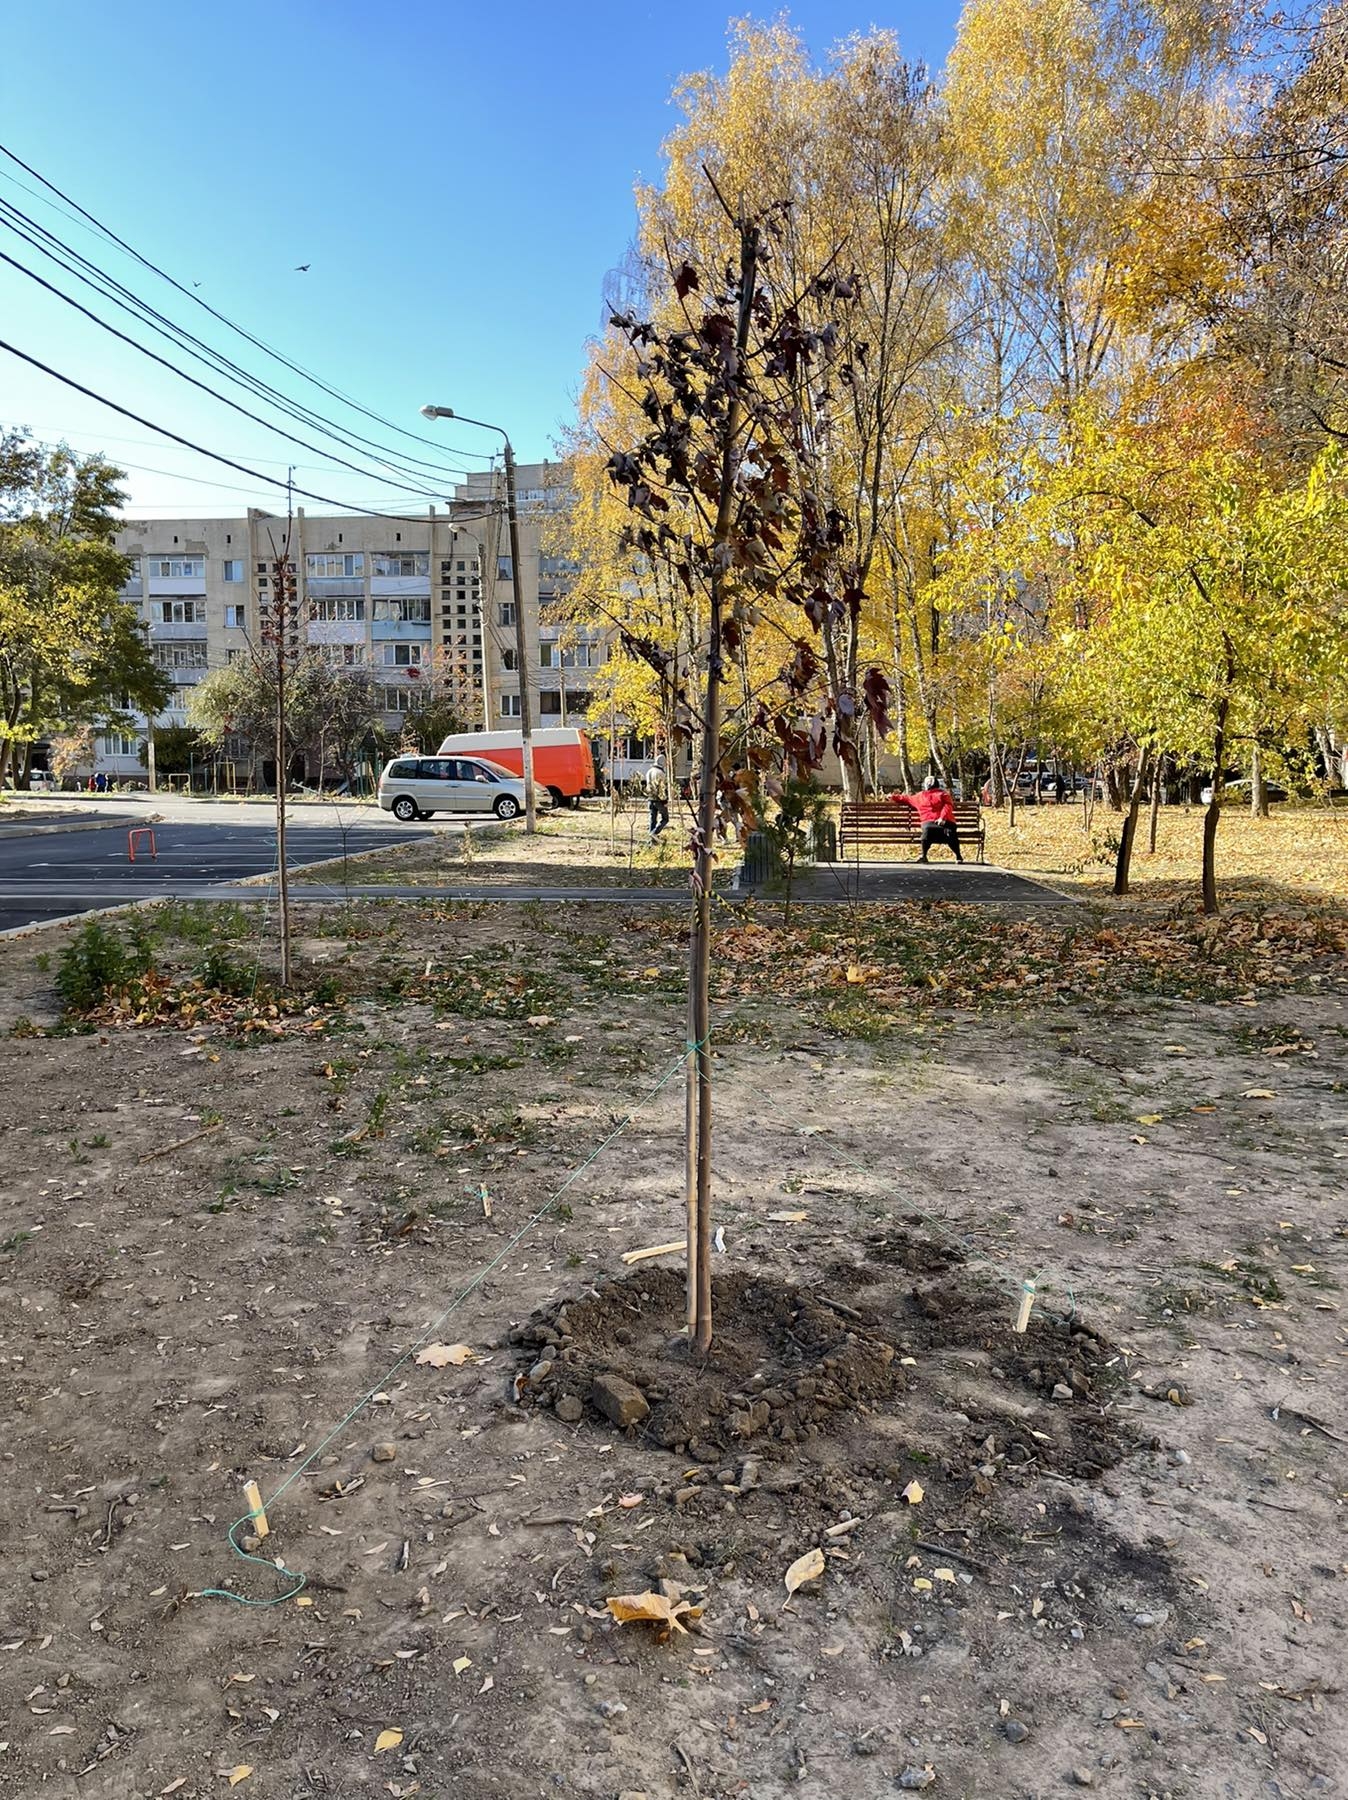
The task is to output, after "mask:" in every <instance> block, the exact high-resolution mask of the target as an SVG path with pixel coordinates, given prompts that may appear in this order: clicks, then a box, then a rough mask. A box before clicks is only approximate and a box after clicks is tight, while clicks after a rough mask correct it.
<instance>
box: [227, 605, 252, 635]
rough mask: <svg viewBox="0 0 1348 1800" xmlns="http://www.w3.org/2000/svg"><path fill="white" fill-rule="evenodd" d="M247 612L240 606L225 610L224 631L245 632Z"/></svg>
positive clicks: (228, 607)
mask: <svg viewBox="0 0 1348 1800" xmlns="http://www.w3.org/2000/svg"><path fill="white" fill-rule="evenodd" d="M247 616H248V615H247V612H246V610H245V609H244V608H243V607H242V606H227V607H226V608H225V629H226V630H227V631H246V630H247V628H248V627H247V624H246V620H247Z"/></svg>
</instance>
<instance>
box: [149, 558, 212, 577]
mask: <svg viewBox="0 0 1348 1800" xmlns="http://www.w3.org/2000/svg"><path fill="white" fill-rule="evenodd" d="M150 573H151V575H153V576H154V577H155V578H156V580H159V581H182V580H187V581H192V580H196V579H197V578H198V577H200V576H202V575H204V574H205V573H206V558H205V557H204V556H153V557H151V558H150Z"/></svg>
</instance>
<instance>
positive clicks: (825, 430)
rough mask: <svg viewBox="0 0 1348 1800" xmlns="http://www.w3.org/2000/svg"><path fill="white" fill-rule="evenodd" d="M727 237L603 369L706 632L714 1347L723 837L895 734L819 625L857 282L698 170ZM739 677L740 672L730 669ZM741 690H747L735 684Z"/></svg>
mask: <svg viewBox="0 0 1348 1800" xmlns="http://www.w3.org/2000/svg"><path fill="white" fill-rule="evenodd" d="M707 180H708V183H709V185H710V188H711V191H712V192H713V193H714V194H715V196H716V202H717V204H718V205H719V206H720V207H721V208H722V211H723V214H724V219H725V222H726V225H727V228H728V230H729V233H730V238H731V241H732V242H733V244H734V254H733V259H731V260H728V261H727V262H726V263H725V264H723V265H721V266H719V267H717V266H712V267H707V266H705V265H702V264H699V263H697V262H694V261H693V260H691V259H690V258H684V259H682V260H680V261H678V262H677V263H672V264H671V266H670V267H669V270H668V289H667V291H666V292H664V293H662V294H658V295H657V296H656V299H657V301H658V305H657V306H656V307H655V308H653V309H652V312H653V315H654V316H650V317H637V316H635V315H634V314H631V313H626V314H620V315H617V316H616V317H615V319H614V321H613V323H614V327H615V330H616V331H617V332H618V333H619V334H620V335H621V338H622V340H624V341H625V343H626V345H627V346H628V350H629V354H628V356H627V358H626V359H625V361H624V364H623V366H622V367H621V368H620V369H617V370H614V371H613V378H614V380H615V381H618V382H620V383H621V384H622V385H623V387H624V388H625V390H626V391H627V392H628V393H629V394H630V395H632V396H634V397H635V399H636V402H637V407H636V412H637V415H638V416H639V417H640V419H641V420H642V423H643V427H644V429H643V431H642V434H641V435H639V436H636V437H634V438H633V439H632V440H631V441H630V442H628V443H626V444H623V445H621V446H615V447H614V448H613V451H612V455H611V457H610V461H609V475H610V478H611V480H612V481H613V483H614V485H615V487H617V488H618V489H620V490H621V491H622V493H623V494H624V496H625V499H626V503H627V506H628V508H629V509H630V512H631V514H632V515H633V520H632V523H631V524H630V526H629V528H628V530H627V532H626V534H625V539H624V543H625V548H626V550H627V551H628V553H629V554H630V555H632V556H633V557H635V558H637V559H639V560H640V563H641V565H642V566H649V565H651V564H655V563H659V564H661V565H663V566H664V567H665V568H666V569H667V570H668V571H669V573H670V575H671V576H672V577H673V579H674V580H675V581H676V582H677V583H678V585H679V586H680V587H681V588H682V589H683V591H684V592H685V593H687V594H689V595H690V596H695V597H696V598H697V600H698V603H699V605H698V611H699V614H700V616H701V617H702V619H703V621H704V626H703V635H702V639H701V642H700V644H699V645H698V646H697V648H696V654H695V656H694V658H693V669H692V671H691V674H692V676H693V677H694V678H695V684H694V681H693V680H690V683H689V687H688V690H687V693H688V701H687V703H686V705H685V708H684V711H683V713H682V715H681V716H680V718H679V720H678V721H677V722H676V727H675V729H676V732H677V733H678V734H680V735H682V736H684V737H692V738H693V739H694V740H695V750H696V763H695V766H696V768H697V771H698V774H697V781H696V819H695V825H694V829H693V834H692V856H693V868H692V886H693V896H694V899H693V920H692V929H691V933H690V942H689V965H688V990H689V1010H688V1040H689V1074H688V1145H687V1150H688V1154H687V1171H686V1185H687V1207H688V1275H689V1278H688V1330H689V1337H690V1341H691V1342H692V1344H693V1345H694V1346H695V1347H696V1348H697V1349H698V1350H700V1351H703V1352H705V1351H706V1350H707V1349H708V1347H709V1346H710V1343H711V1336H712V1295H711V1250H712V1206H711V1199H712V1196H711V1179H712V1171H711V1150H712V1052H711V955H712V923H711V918H712V877H713V868H714V863H715V856H716V844H717V841H718V839H723V838H725V837H727V836H729V835H737V834H738V833H739V832H740V831H741V830H742V829H744V828H745V827H746V826H747V825H748V824H749V823H751V822H753V819H754V817H755V814H754V796H755V795H756V794H757V793H758V792H759V791H761V790H763V789H766V790H767V791H768V792H769V793H772V792H773V791H774V790H778V789H779V788H780V784H781V782H782V781H783V780H784V779H791V778H795V777H799V776H800V775H802V774H805V773H806V772H808V771H809V770H810V769H813V768H816V767H818V765H819V763H820V761H821V760H822V758H823V755H824V752H825V749H826V748H827V747H828V745H829V744H830V742H831V743H832V746H833V748H834V749H835V751H836V752H837V753H838V754H839V756H840V757H841V758H842V759H843V761H844V762H845V763H848V762H850V763H852V764H854V763H855V759H856V751H855V747H854V740H855V733H854V731H853V729H852V726H853V722H854V721H855V719H856V716H857V714H858V711H860V710H863V709H864V711H865V713H866V714H867V715H868V716H869V717H870V718H871V720H872V722H873V723H874V725H875V728H876V729H877V730H878V731H880V732H883V731H884V730H885V729H886V728H887V724H888V721H887V718H886V703H887V699H888V684H887V682H886V680H885V678H884V676H883V675H882V673H881V672H880V671H879V670H878V669H871V670H869V671H868V672H867V673H866V674H865V676H864V678H863V679H862V680H861V682H860V684H859V685H860V693H856V692H852V691H847V690H846V689H839V688H836V687H833V686H831V685H830V683H829V682H828V680H827V678H826V674H825V668H824V664H823V661H822V659H821V658H820V656H819V655H818V653H817V649H816V646H817V644H818V642H819V634H820V632H821V629H822V628H823V626H824V624H825V622H826V621H830V620H831V621H834V622H835V623H836V622H837V621H838V620H839V619H841V618H843V617H845V616H846V615H847V614H848V613H849V611H852V612H855V611H859V609H860V606H861V602H862V598H863V596H862V594H861V592H860V590H859V589H858V588H857V586H856V582H855V570H854V566H853V564H852V562H851V560H850V558H849V545H848V529H847V520H846V517H845V516H844V514H843V513H842V511H841V510H840V509H839V508H838V507H837V506H835V505H834V504H832V502H831V501H830V499H829V497H828V490H827V486H826V484H825V483H824V482H823V481H822V480H821V479H820V476H821V468H822V464H823V461H824V459H825V458H826V456H827V453H828V449H829V421H830V418H831V416H832V409H833V404H834V399H835V395H836V392H837V389H838V385H839V383H840V382H842V381H843V380H844V378H845V372H846V368H847V365H846V363H845V361H844V359H843V356H842V353H841V351H840V348H839V346H840V336H841V334H840V332H839V329H838V317H839V314H840V312H841V311H842V310H843V309H845V308H846V306H847V305H848V304H849V302H850V301H851V299H852V297H853V295H854V292H855V289H854V286H853V284H852V283H851V282H850V281H848V280H847V279H846V277H845V276H843V275H841V274H840V273H838V271H837V265H838V262H839V252H840V250H841V246H839V247H838V250H837V251H835V252H834V253H833V254H831V255H830V256H829V257H828V258H827V259H826V261H825V264H824V266H822V267H820V268H819V269H818V270H817V271H816V272H815V273H814V274H812V275H810V276H808V277H806V278H804V279H802V278H801V277H800V275H799V273H798V272H793V273H792V275H791V276H790V277H789V278H788V277H783V276H781V275H779V273H778V270H777V264H776V258H775V254H774V251H775V246H776V244H777V242H778V241H780V240H781V239H782V238H783V237H784V236H785V220H786V218H787V214H788V207H787V204H782V205H777V206H772V207H769V208H767V209H765V210H761V211H759V212H758V213H756V214H753V215H750V214H748V213H746V212H745V211H744V210H743V209H739V208H733V207H731V206H730V205H729V204H728V203H727V202H726V201H725V198H724V196H723V194H722V192H721V190H720V189H719V188H718V187H717V186H716V184H715V182H714V181H712V179H711V177H710V175H708V176H707ZM767 659H770V660H771V662H772V664H773V665H774V669H773V674H772V678H771V679H770V680H766V679H763V680H760V679H758V677H757V676H755V677H754V678H753V687H754V690H755V691H754V698H753V703H752V705H751V706H745V707H743V708H741V709H739V710H738V711H737V712H736V713H735V714H734V715H732V716H731V717H730V718H728V719H727V717H726V715H725V711H724V707H723V699H724V694H725V688H726V677H727V670H728V669H731V668H734V669H738V670H740V671H741V672H743V671H745V670H748V669H750V668H751V667H753V668H755V669H757V670H758V671H760V672H761V671H762V669H763V667H764V665H765V662H766V660H767ZM742 679H743V673H742ZM746 698H747V684H746Z"/></svg>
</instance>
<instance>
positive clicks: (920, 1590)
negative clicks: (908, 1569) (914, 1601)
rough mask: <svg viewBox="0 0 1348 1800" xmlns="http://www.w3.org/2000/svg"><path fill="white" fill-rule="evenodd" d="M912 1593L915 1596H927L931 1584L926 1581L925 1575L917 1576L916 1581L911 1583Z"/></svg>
mask: <svg viewBox="0 0 1348 1800" xmlns="http://www.w3.org/2000/svg"><path fill="white" fill-rule="evenodd" d="M913 1592H914V1593H916V1594H929V1593H930V1592H931V1583H930V1582H929V1581H928V1580H927V1578H926V1576H925V1575H919V1576H918V1578H917V1580H916V1581H915V1582H914V1583H913Z"/></svg>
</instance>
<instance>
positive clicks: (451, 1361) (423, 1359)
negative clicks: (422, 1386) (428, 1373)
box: [413, 1344, 477, 1369]
mask: <svg viewBox="0 0 1348 1800" xmlns="http://www.w3.org/2000/svg"><path fill="white" fill-rule="evenodd" d="M413 1360H414V1361H416V1362H419V1363H422V1364H423V1365H425V1366H426V1367H429V1368H432V1369H443V1368H444V1367H445V1365H446V1364H448V1365H449V1366H450V1367H451V1368H454V1369H461V1368H462V1367H463V1365H464V1364H465V1363H467V1362H476V1360H477V1354H476V1352H475V1351H474V1350H473V1349H472V1348H471V1347H470V1346H469V1345H468V1344H427V1346H426V1348H425V1349H424V1350H418V1352H417V1354H416V1356H415V1358H414V1359H413Z"/></svg>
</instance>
